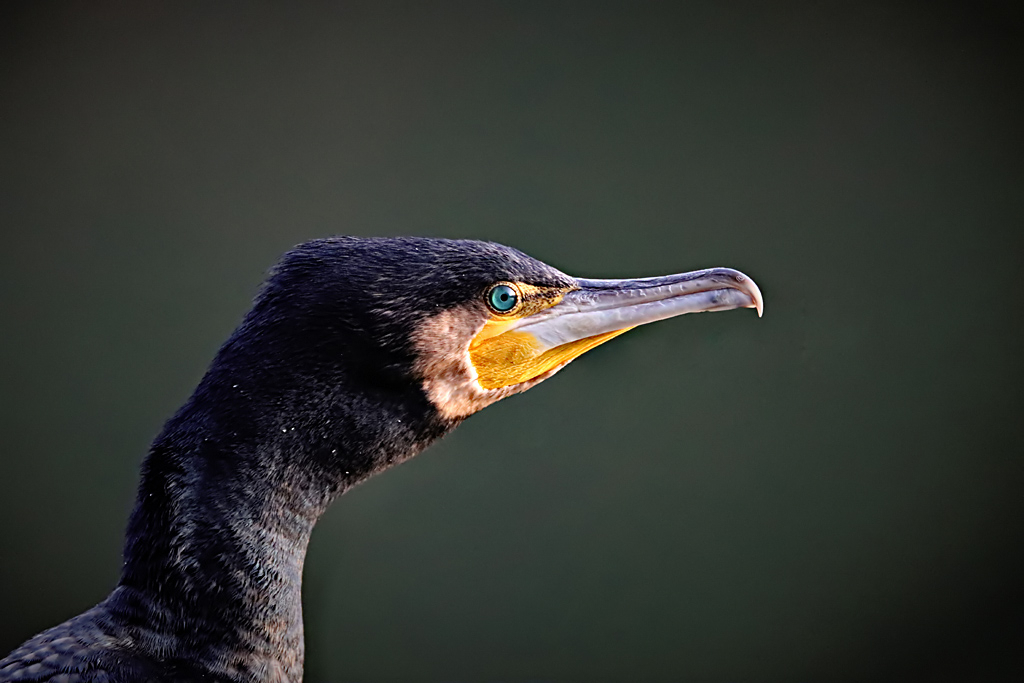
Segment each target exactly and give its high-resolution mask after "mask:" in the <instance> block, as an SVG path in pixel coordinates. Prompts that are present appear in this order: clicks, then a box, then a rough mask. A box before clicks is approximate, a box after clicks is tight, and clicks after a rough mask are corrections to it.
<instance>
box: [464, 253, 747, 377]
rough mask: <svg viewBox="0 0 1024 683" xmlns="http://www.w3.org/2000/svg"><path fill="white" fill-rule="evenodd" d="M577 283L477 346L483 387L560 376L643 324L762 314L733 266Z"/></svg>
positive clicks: (476, 341) (474, 346) (743, 277)
mask: <svg viewBox="0 0 1024 683" xmlns="http://www.w3.org/2000/svg"><path fill="white" fill-rule="evenodd" d="M576 285H577V287H578V288H577V289H574V290H571V291H569V292H566V293H565V295H564V296H563V297H562V299H561V301H559V303H557V304H555V305H554V306H550V307H549V308H545V309H543V310H541V311H538V312H536V313H534V314H532V315H528V316H525V317H523V318H519V319H517V320H512V321H508V322H502V323H500V324H499V325H498V326H496V328H495V329H494V330H493V331H490V332H488V331H485V332H483V333H481V334H480V335H478V336H477V338H476V339H474V340H473V342H472V343H471V344H470V350H469V353H470V358H471V360H472V362H473V366H474V367H475V368H476V371H477V381H478V383H479V384H480V386H481V387H483V388H485V389H497V388H501V387H506V386H511V385H514V384H518V383H521V382H525V381H527V380H530V379H533V378H535V377H540V376H541V375H544V374H546V373H552V372H555V371H557V370H558V369H559V368H561V367H563V366H564V365H565V364H566V363H568V362H569V361H571V360H572V359H574V358H576V357H578V356H580V355H581V354H583V353H585V352H586V351H588V350H590V349H592V348H594V347H595V346H597V345H599V344H603V343H604V342H606V341H608V340H609V339H612V338H613V337H616V336H618V335H620V334H622V333H623V332H626V331H628V330H631V329H632V328H634V327H636V326H637V325H644V324H646V323H652V322H655V321H658V320H664V319H665V318H671V317H674V316H677V315H682V314H684V313H698V312H701V311H727V310H729V309H732V308H756V309H757V314H758V316H760V315H761V314H762V313H763V312H764V301H763V300H762V298H761V291H760V290H759V289H758V288H757V285H755V284H754V281H753V280H751V279H750V278H749V277H747V276H746V275H744V274H743V273H741V272H739V271H738V270H733V269H731V268H709V269H707V270H697V271H694V272H692V273H679V274H677V275H665V276H662V277H648V278H641V279H636V280H587V279H577V280H576Z"/></svg>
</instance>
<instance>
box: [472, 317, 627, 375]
mask: <svg viewBox="0 0 1024 683" xmlns="http://www.w3.org/2000/svg"><path fill="white" fill-rule="evenodd" d="M485 329H486V326H485ZM631 329H633V328H632V327H626V328H624V329H621V330H614V331H612V332H605V333H604V334H598V335H595V336H593V337H586V338H585V339H577V340H576V341H574V342H569V343H568V344H562V345H561V346H556V347H555V348H553V349H548V350H547V351H543V352H542V351H541V345H540V344H539V343H538V342H537V340H536V339H535V338H534V336H533V335H532V334H530V333H529V332H515V331H512V332H505V333H504V334H501V333H498V334H496V335H492V336H490V337H487V338H485V339H482V340H481V339H480V336H479V335H477V338H476V339H474V340H473V343H472V344H471V345H470V348H469V357H470V360H472V362H473V367H474V368H475V369H476V374H477V380H476V381H477V383H478V384H479V385H480V386H481V387H483V388H484V389H500V388H502V387H507V386H512V385H513V384H519V383H521V382H526V381H528V380H531V379H533V378H534V377H538V376H540V375H543V374H544V373H545V372H550V371H551V370H555V369H557V368H559V367H561V366H562V365H565V364H566V363H568V362H569V361H571V360H572V359H573V358H576V357H577V356H580V355H582V354H584V353H586V352H587V351H589V350H590V349H592V348H594V347H595V346H597V345H599V344H603V343H605V342H606V341H608V340H609V339H613V338H615V337H617V336H619V335H620V334H622V333H623V332H628V331H629V330H631ZM482 333H483V331H481V334H482ZM478 340H479V341H478Z"/></svg>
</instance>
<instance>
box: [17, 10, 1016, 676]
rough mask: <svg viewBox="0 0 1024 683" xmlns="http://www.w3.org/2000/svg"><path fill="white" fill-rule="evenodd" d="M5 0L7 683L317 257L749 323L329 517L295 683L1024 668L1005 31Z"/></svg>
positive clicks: (701, 336)
mask: <svg viewBox="0 0 1024 683" xmlns="http://www.w3.org/2000/svg"><path fill="white" fill-rule="evenodd" d="M964 5H965V6H958V5H953V4H950V5H945V4H941V3H919V4H900V3H895V4H893V3H884V4H871V3H858V4H848V5H845V6H831V7H830V6H826V5H824V4H819V3H814V4H811V3H807V4H800V3H796V4H790V3H758V4H728V5H727V4H723V3H710V2H709V3H685V4H682V3H672V4H657V5H655V4H644V3H628V4H627V3H621V4H598V3H596V2H584V3H576V4H567V3H549V2H544V3H525V2H516V3H466V4H450V3H443V4H442V3H429V4H428V3H404V4H390V3H349V2H346V3H303V4H300V3H279V4H274V5H269V4H259V3H239V4H229V3H216V4H214V3H180V2H162V1H155V0H147V1H144V2H106V1H99V2H88V3H86V2H76V3H58V4H52V3H22V4H16V3H6V4H5V5H4V9H3V13H4V16H3V17H2V18H0V23H2V25H3V28H2V29H0V30H2V35H0V122H2V126H0V149H2V163H0V225H2V230H3V232H2V239H3V242H2V246H3V248H2V249H0V287H2V291H3V293H4V296H3V297H2V299H0V315H2V320H3V322H2V329H3V333H2V334H0V383H2V384H0V433H2V434H3V440H2V442H0V465H2V472H3V474H2V485H0V491H2V494H0V554H2V561H0V614H2V615H3V619H0V651H2V652H3V653H6V652H7V651H8V650H10V649H11V648H13V647H14V646H15V645H17V644H18V643H19V642H20V641H22V640H24V639H25V638H27V637H29V636H31V635H32V634H34V633H35V632H37V631H39V630H41V629H43V628H45V627H48V626H51V625H53V624H55V623H57V622H59V621H61V620H63V619H65V618H67V617H70V616H72V615H73V614H76V613H77V612H79V611H81V610H83V609H85V608H87V607H89V606H91V605H93V604H94V603H96V602H98V601H99V600H101V599H102V598H103V597H104V596H105V595H106V593H107V592H108V591H109V590H110V589H111V588H112V587H113V585H114V583H115V582H116V580H117V576H118V571H119V566H120V546H121V534H122V530H123V526H124V523H125V520H126V518H127V515H128V512H129V510H130V507H131V503H132V500H133V497H134V493H135V486H136V481H137V476H138V467H139V464H140V462H141V459H142V457H143V456H144V454H145V452H146V449H147V446H148V444H149V442H150V440H151V439H152V438H153V436H154V435H155V434H156V433H157V431H158V430H159V429H160V427H161V425H162V423H163V421H164V420H165V419H166V418H167V417H168V416H170V414H171V413H172V412H173V411H174V410H175V409H176V408H177V407H178V405H180V404H181V403H182V402H183V401H184V400H185V399H186V398H187V397H188V395H189V393H190V391H191V389H192V387H193V386H194V385H195V383H196V382H197V381H198V380H199V378H200V377H201V375H202V373H203V371H204V369H205V366H206V364H207V363H208V362H209V360H210V358H211V357H212V356H213V354H214V353H215V351H216V350H217V348H218V346H219V344H220V343H221V342H222V341H223V340H224V339H225V338H226V337H227V335H228V334H229V333H230V332H231V330H232V329H233V327H234V326H235V325H236V324H237V322H238V321H239V320H240V318H241V316H242V315H243V314H244V313H245V311H246V310H247V307H248V305H249V302H250V300H251V297H252V296H253V294H254V292H255V290H256V288H257V286H258V285H259V283H260V281H261V280H262V278H263V276H264V274H265V273H266V271H267V269H268V268H269V267H270V266H271V265H272V264H273V262H274V261H275V259H276V258H277V257H278V255H279V254H280V253H281V252H283V251H284V250H286V249H288V248H289V247H290V246H292V245H294V244H296V243H298V242H300V241H303V240H306V239H309V238H313V237H318V236H324V235H332V234H356V235H407V234H412V235H434V236H447V237H471V238H480V239H488V240H495V241H499V242H503V243H506V244H510V245H513V246H515V247H518V248H520V249H522V250H524V251H526V252H528V253H530V254H531V255H533V256H536V257H538V258H540V259H542V260H545V261H547V262H549V263H551V264H553V265H555V266H557V267H559V268H561V269H563V270H565V271H566V272H569V273H571V274H575V275H579V276H590V277H626V276H642V275H655V274H663V273H668V272H677V271H681V270H689V269H694V268H701V267H707V266H731V267H735V268H739V269H741V270H743V271H745V272H747V273H749V274H750V275H751V276H753V277H754V279H755V280H756V281H757V282H758V283H759V284H760V286H761V289H762V291H763V292H764V296H765V301H766V309H765V316H764V318H763V319H761V320H758V319H757V317H756V315H755V314H754V313H753V312H751V311H736V312H731V313H722V314H715V315H704V316H684V317H682V318H678V319H674V320H671V321H668V322H664V323H660V324H658V325H652V326H649V327H644V328H642V329H640V330H637V331H635V332H631V333H630V334H628V335H625V336H624V337H622V338H620V339H617V340H615V341H614V342H613V343H611V344H608V345H606V346H602V347H601V348H599V349H597V350H596V351H593V352H592V353H590V354H588V355H587V356H586V358H584V359H582V360H580V361H579V362H577V363H574V364H573V365H572V366H570V367H569V368H568V369H566V370H565V371H564V372H562V373H561V374H560V375H559V376H558V377H557V378H555V379H553V380H551V381H549V382H546V383H544V384H543V385H541V386H540V387H538V388H536V389H534V390H532V391H530V392H529V393H528V394H525V395H522V396H518V397H515V398H513V399H510V400H508V401H505V402H503V403H501V404H499V405H497V406H495V407H493V408H490V409H488V410H486V411H484V412H483V413H481V414H479V415H477V416H475V417H473V418H472V419H470V420H469V421H467V423H466V424H464V425H463V426H462V427H461V428H460V429H459V430H458V431H456V432H455V434H453V435H452V436H451V437H449V438H447V439H446V440H444V441H443V442H442V443H440V444H438V445H436V446H435V447H433V448H431V449H430V450H429V451H427V452H426V453H425V454H423V455H422V456H420V457H418V458H416V459H415V460H413V461H411V462H409V463H407V464H404V465H402V466H401V467H399V468H396V469H394V470H391V471H388V472H386V473H385V474H383V475H381V476H379V477H377V478H375V479H374V480H372V481H370V482H369V483H367V484H366V485H364V486H361V487H359V488H357V489H356V490H353V491H352V492H351V493H349V494H347V495H346V496H344V497H343V498H342V499H341V500H340V501H339V502H338V503H336V504H335V505H334V507H333V508H332V509H331V510H330V512H329V513H328V514H327V515H326V517H325V518H324V519H323V521H322V522H321V524H320V525H319V526H318V528H317V530H316V533H315V534H314V537H313V542H312V544H311V548H310V553H309V557H308V561H307V564H306V573H305V594H304V597H305V613H306V639H307V680H309V681H367V682H374V681H510V682H511V681H684V680H688V681H793V680H801V681H822V680H833V681H847V680H849V681H854V680H885V679H900V680H971V681H975V680H976V681H1011V680H1021V677H1022V675H1024V646H1022V643H1024V582H1022V576H1024V545H1022V542H1024V492H1022V485H1024V418H1022V407H1024V401H1022V399H1024V389H1022V380H1024V360H1022V355H1021V352H1022V349H1024V344H1022V342H1024V329H1022V327H1024V319H1022V307H1021V303H1020V300H1019V299H1018V296H1020V290H1021V282H1022V276H1024V259H1022V256H1024V251H1022V241H1024V240H1022V238H1021V230H1022V226H1024V220H1022V219H1024V135H1022V130H1024V127H1022V122H1024V107H1022V106H1021V90H1022V79H1021V76H1022V69H1021V64H1022V63H1024V60H1022V57H1024V55H1022V52H1024V50H1022V47H1021V46H1022V28H1024V23H1022V16H1024V15H1022V13H1021V10H1019V9H1017V8H1016V6H1015V5H1014V4H1013V3H1009V2H1006V3H972V4H969V5H968V4H967V3H965V4H964Z"/></svg>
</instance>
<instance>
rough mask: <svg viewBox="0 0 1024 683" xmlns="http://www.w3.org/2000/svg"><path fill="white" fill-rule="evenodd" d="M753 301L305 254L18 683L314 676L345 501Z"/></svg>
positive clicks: (232, 343) (524, 272)
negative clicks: (670, 325)
mask: <svg viewBox="0 0 1024 683" xmlns="http://www.w3.org/2000/svg"><path fill="white" fill-rule="evenodd" d="M739 307H748V308H750V307H752V308H756V309H757V312H758V314H759V315H760V313H761V311H762V301H761V294H760V292H759V291H758V289H757V286H756V285H755V284H754V283H753V281H752V280H750V278H748V277H746V276H745V275H743V274H742V273H740V272H738V271H735V270H730V269H727V268H712V269H709V270H700V271H695V272H691V273H683V274H679V275H669V276H665V277H654V278H644V279H637V280H587V279H579V278H573V277H570V276H568V275H565V274H564V273H562V272H560V271H558V270H556V269H555V268H552V267H551V266H548V265H546V264H544V263H541V262H540V261H537V260H535V259H533V258H530V257H529V256H527V255H525V254H523V253H521V252H519V251H516V250H515V249H511V248H509V247H505V246H502V245H499V244H494V243H488V242H475V241H465V240H442V239H425V238H394V239H379V238H370V239H367V238H356V237H337V238H331V239H321V240H316V241H312V242H308V243H306V244H302V245H300V246H298V247H297V248H295V249H293V250H292V251H290V252H288V253H287V254H285V256H284V257H283V258H282V259H281V260H280V262H279V263H278V264H277V266H276V267H275V268H274V269H273V270H272V271H271V274H270V276H269V278H268V279H267V282H266V283H265V284H264V286H263V288H262V290H261V291H260V293H259V294H258V296H257V297H256V300H255V302H254V304H253V307H252V310H251V311H250V312H249V313H248V314H247V315H246V316H245V318H244V320H243V321H242V323H241V325H240V326H239V327H238V329H237V330H235V332H234V333H233V334H232V335H231V337H230V338H229V339H228V340H227V342H226V343H225V344H224V346H223V347H221V349H220V351H219V352H218V353H217V355H216V357H215V358H214V360H213V363H212V364H211V365H210V368H209V370H208V371H207V373H206V375H205V376H204V377H203V379H202V381H201V382H200V383H199V386H198V387H197V388H196V390H195V393H194V394H193V395H192V397H191V398H189V400H188V401H187V402H186V403H185V405H184V406H183V407H182V408H181V409H180V410H179V411H178V412H177V413H176V414H175V415H174V416H173V417H172V418H171V419H170V420H169V421H168V422H167V424H166V425H165V426H164V428H163V431H162V432H161V433H160V435H159V436H157V438H156V440H155V441H154V442H153V444H152V446H151V448H150V451H149V454H148V456H147V457H146V459H145V461H144V462H143V465H142V481H141V484H140V486H139V492H138V497H137V499H136V503H135V507H134V510H133V512H132V514H131V518H130V521H129V523H128V529H127V532H126V540H125V546H124V567H123V570H122V574H121V579H120V581H119V582H118V584H117V587H116V588H115V589H114V590H113V592H112V593H111V594H110V595H109V596H108V597H107V598H106V599H105V600H104V601H103V602H101V603H100V604H99V605H97V606H96V607H93V608H92V609H90V610H88V611H86V612H84V613H82V614H80V615H78V616H77V617H74V618H72V619H69V620H68V621H66V622H64V623H63V624H60V625H59V626H55V627H53V628H51V629H49V630H47V631H44V632H43V633H40V634H39V635H37V636H35V637H34V638H32V639H30V640H29V641H27V642H26V643H24V644H23V645H22V646H20V647H19V648H18V649H16V650H14V652H12V653H11V654H10V655H8V656H7V657H6V658H5V659H3V660H2V661H0V681H49V682H50V683H71V682H77V681H81V682H85V681H92V682H96V683H99V682H101V681H105V682H106V681H109V682H111V683H121V682H125V681H218V682H221V681H223V682H227V681H231V682H240V681H289V682H293V683H294V682H297V681H299V680H301V678H302V662H303V636H302V603H301V600H300V585H301V578H302V564H303V559H304V557H305V554H306V544H307V542H308V541H309V536H310V532H311V531H312V529H313V525H314V524H315V523H316V521H317V518H318V517H320V515H321V514H322V513H323V512H324V510H326V508H327V506H328V505H329V504H330V503H331V501H333V500H334V499H335V498H337V497H338V496H339V495H340V494H342V493H344V492H345V491H346V490H347V489H348V488H349V487H351V486H353V485H355V484H356V483H358V482H360V481H362V480H363V479H366V478H367V477H369V476H370V475H371V474H374V473H375V472H379V471H381V470H383V469H385V468H387V467H389V466H391V465H394V464H396V463H399V462H402V461H403V460H406V459H407V458H410V457H412V456H413V455H415V454H417V453H418V452H420V451H421V450H423V449H424V448H425V447H426V446H427V445H429V444H430V443H431V442H432V441H434V440H435V439H438V438H440V437H441V436H444V435H445V434H446V433H448V432H449V431H451V430H452V429H453V428H454V427H455V426H456V425H458V424H459V422H461V421H462V420H463V419H465V418H466V417H468V416H469V415H471V414H473V413H475V412H476V411H478V410H480V409H481V408H483V407H485V406H487V405H490V404H491V403H494V402H495V401H497V400H499V399H502V398H504V397H506V396H510V395H512V394H515V393H518V392H520V391H525V390H526V389H529V388H530V387H532V386H534V385H535V384H537V383H538V382H541V381H543V380H545V379H547V378H548V377H550V376H551V375H553V374H554V373H556V372H557V371H558V370H560V369H561V368H562V367H563V366H564V365H565V364H566V363H568V362H569V361H571V360H572V359H574V358H576V357H577V356H579V355H580V354H582V353H584V352H585V351H587V350H589V349H591V348H593V347H595V346H597V345H598V344H601V343H603V342H605V341H608V340H609V339H611V338H612V337H615V336H616V335H619V334H622V333H623V332H625V331H627V330H629V329H631V328H633V327H635V326H637V325H642V324H644V323H648V322H653V321H656V320H662V319H664V318H669V317H672V316H676V315H680V314H683V313H693V312H697V311H722V310H727V309H731V308H739Z"/></svg>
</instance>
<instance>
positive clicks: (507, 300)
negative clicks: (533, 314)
mask: <svg viewBox="0 0 1024 683" xmlns="http://www.w3.org/2000/svg"><path fill="white" fill-rule="evenodd" d="M518 301H519V294H518V293H516V290H514V289H512V288H511V287H509V286H508V285H494V286H493V287H491V289H490V291H489V292H487V303H488V305H489V306H490V307H491V308H493V309H494V310H495V311H497V312H498V313H508V312H509V311H511V310H512V309H513V308H515V307H516V303H517V302H518Z"/></svg>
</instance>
